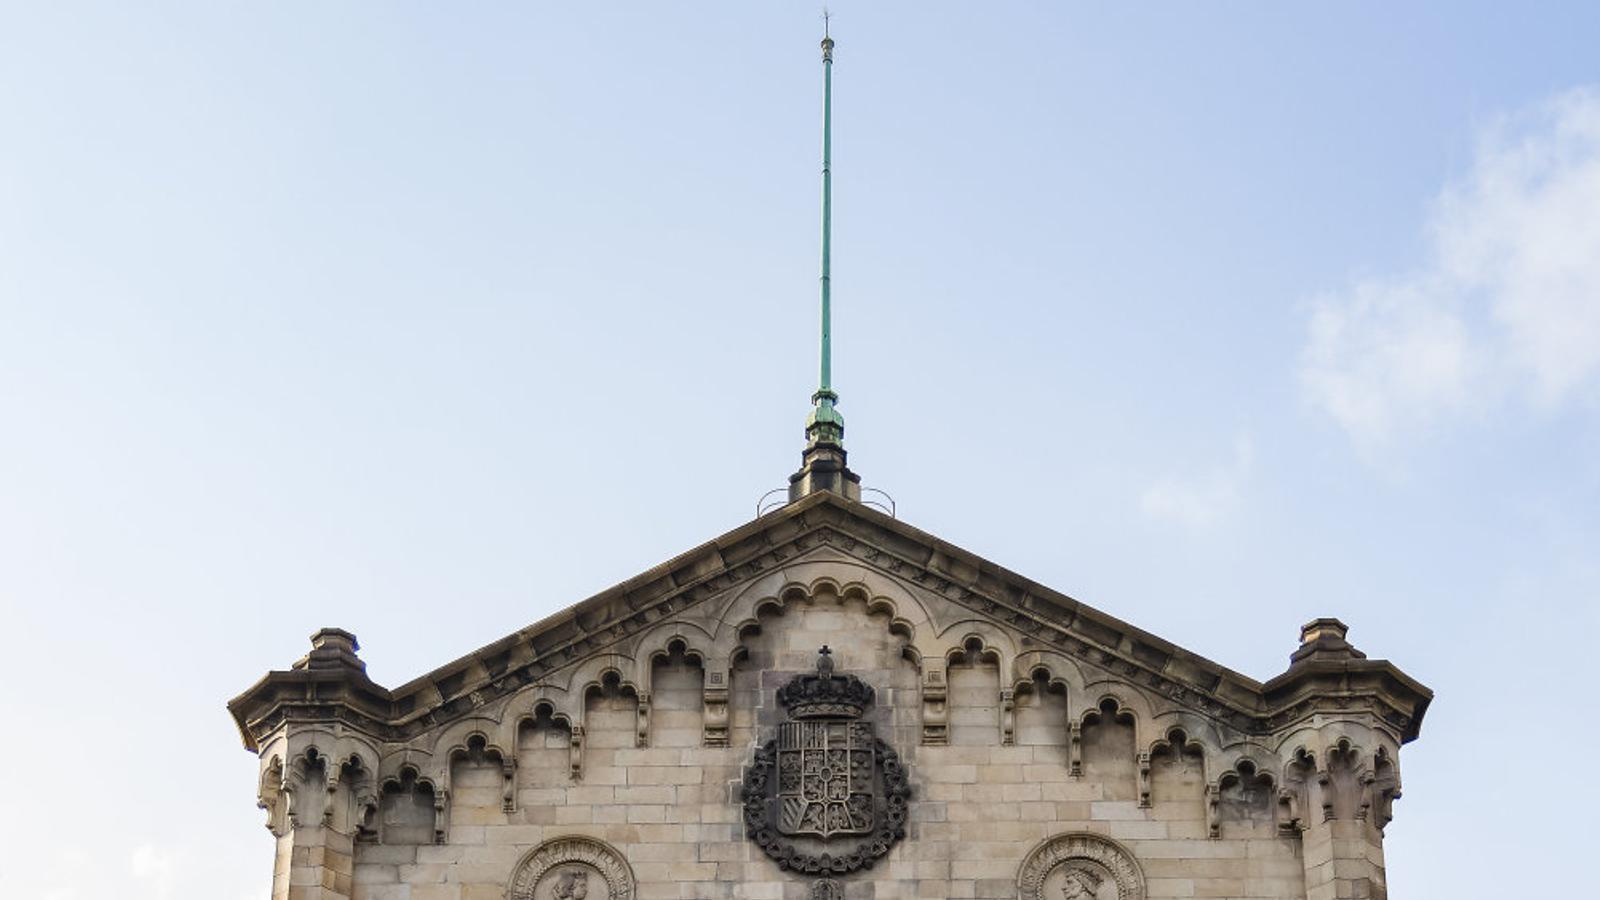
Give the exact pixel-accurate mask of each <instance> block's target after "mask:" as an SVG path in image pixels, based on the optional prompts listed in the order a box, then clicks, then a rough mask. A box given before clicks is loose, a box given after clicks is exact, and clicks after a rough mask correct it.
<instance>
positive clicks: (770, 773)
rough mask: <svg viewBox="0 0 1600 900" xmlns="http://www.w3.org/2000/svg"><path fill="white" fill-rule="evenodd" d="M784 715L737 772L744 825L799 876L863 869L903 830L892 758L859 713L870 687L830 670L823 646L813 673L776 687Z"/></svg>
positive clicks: (901, 790)
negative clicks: (741, 775)
mask: <svg viewBox="0 0 1600 900" xmlns="http://www.w3.org/2000/svg"><path fill="white" fill-rule="evenodd" d="M777 699H778V703H779V704H780V705H782V706H783V707H784V709H785V710H786V711H787V713H788V718H787V720H786V721H784V722H782V723H780V724H779V725H778V729H777V735H776V737H774V738H773V739H772V740H769V741H767V742H766V743H765V744H764V745H762V746H761V748H760V749H758V750H757V751H756V755H755V760H754V761H753V763H752V764H751V766H750V768H749V769H747V770H746V772H745V778H744V822H745V830H746V832H747V834H748V835H749V836H750V838H751V839H752V840H754V841H755V842H756V843H757V844H758V845H759V846H760V847H761V849H762V850H763V851H765V852H766V854H767V855H768V856H770V857H772V858H773V859H774V860H776V861H777V863H778V865H779V866H781V867H783V868H786V869H792V870H794V871H798V872H803V873H806V874H844V873H846V872H854V871H856V870H857V869H863V868H867V867H870V866H871V865H872V864H873V863H874V862H876V861H877V860H878V859H879V858H880V857H882V856H883V855H884V854H886V853H888V852H889V848H890V847H891V846H893V845H894V843H895V842H896V841H898V840H899V839H900V838H902V837H904V836H905V823H906V798H907V797H908V796H909V794H910V790H909V787H908V785H907V782H906V773H905V769H904V768H903V767H902V766H901V764H900V757H899V755H898V754H896V753H895V752H894V750H893V749H892V748H890V747H889V745H888V744H887V743H885V742H884V741H883V740H881V739H879V738H878V736H877V734H876V733H875V731H874V729H873V725H872V723H871V722H866V721H862V720H861V714H862V713H863V712H864V711H865V710H866V708H867V707H868V706H869V705H870V704H871V703H872V687H871V686H870V685H868V684H866V683H865V682H863V681H862V680H861V679H859V678H857V677H855V676H854V675H838V674H835V673H834V671H833V659H832V657H831V656H830V655H829V651H828V648H827V647H823V648H822V652H821V653H820V654H819V655H818V658H817V671H816V673H815V674H807V675H801V676H798V677H796V678H794V679H792V680H790V681H789V682H788V683H787V684H785V685H784V686H783V687H781V688H779V689H778V692H777Z"/></svg>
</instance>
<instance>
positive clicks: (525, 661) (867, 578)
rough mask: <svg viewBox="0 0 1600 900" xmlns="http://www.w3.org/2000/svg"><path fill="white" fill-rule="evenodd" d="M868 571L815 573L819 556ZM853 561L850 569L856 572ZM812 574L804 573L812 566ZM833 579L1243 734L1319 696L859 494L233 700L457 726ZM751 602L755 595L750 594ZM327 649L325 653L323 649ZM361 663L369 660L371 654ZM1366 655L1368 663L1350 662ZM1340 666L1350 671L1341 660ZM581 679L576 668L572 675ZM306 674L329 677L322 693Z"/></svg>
mask: <svg viewBox="0 0 1600 900" xmlns="http://www.w3.org/2000/svg"><path fill="white" fill-rule="evenodd" d="M819 565H822V566H823V568H825V569H826V568H828V567H832V568H833V569H835V570H839V571H843V572H852V571H853V572H857V573H861V574H860V575H859V576H848V575H847V576H841V575H839V574H837V573H835V574H832V575H828V576H818V575H817V574H816V572H817V569H818V566H819ZM841 567H842V568H841ZM801 570H805V572H802V571H801ZM818 577H826V578H828V580H830V581H832V582H833V583H835V585H837V584H838V583H840V582H856V583H861V584H866V583H868V582H873V583H877V584H879V585H882V586H883V587H882V588H881V589H877V590H876V593H877V594H879V595H882V596H885V597H890V598H891V599H890V600H889V601H888V602H889V603H890V605H893V600H892V597H903V598H909V603H908V604H907V605H908V610H907V611H906V612H907V614H908V615H909V608H910V607H916V608H917V612H916V613H915V615H912V616H910V617H909V618H907V616H906V615H902V616H901V618H903V619H906V628H907V630H908V631H910V630H914V629H915V628H916V627H917V626H918V624H919V623H914V622H911V621H910V619H912V618H917V619H921V620H923V621H925V622H926V626H925V627H924V633H923V634H921V635H918V636H917V640H918V642H919V644H920V645H922V646H919V648H918V652H927V648H928V647H932V646H937V645H938V642H939V641H940V640H943V641H945V642H948V641H949V640H951V639H952V638H951V637H950V636H949V635H947V634H946V633H945V632H946V631H947V630H948V629H949V628H950V626H951V625H952V624H953V623H955V622H981V623H983V624H984V626H986V627H987V628H990V629H994V630H995V631H996V632H998V633H1000V634H1003V635H1005V636H1006V642H1007V643H1008V645H1009V646H1010V647H1011V652H1012V655H1013V658H1014V659H1015V660H1016V661H1017V664H1018V665H1023V666H1025V665H1026V662H1027V659H1028V658H1031V657H1033V656H1040V657H1042V656H1047V655H1048V656H1051V657H1053V658H1055V659H1059V660H1066V661H1070V663H1071V665H1072V666H1074V667H1077V668H1078V669H1080V670H1082V671H1086V672H1091V673H1094V674H1093V675H1091V676H1089V677H1090V678H1091V680H1092V679H1094V678H1104V679H1114V680H1116V681H1119V682H1122V683H1124V684H1127V685H1130V686H1134V687H1136V688H1137V689H1138V690H1139V691H1141V692H1143V693H1146V694H1149V695H1152V696H1156V697H1159V698H1161V700H1162V702H1163V703H1164V704H1167V705H1172V706H1177V707H1181V708H1184V709H1187V710H1190V711H1191V712H1193V713H1194V714H1196V715H1199V716H1203V717H1205V718H1207V719H1209V720H1212V721H1215V722H1217V723H1218V724H1221V725H1224V726H1226V727H1227V728H1229V729H1230V730H1233V731H1237V732H1240V733H1253V732H1264V731H1268V730H1271V729H1273V728H1276V727H1281V725H1282V723H1283V722H1284V721H1286V720H1288V719H1290V718H1292V717H1294V716H1297V715H1303V714H1305V712H1306V711H1307V709H1308V708H1309V706H1308V704H1309V703H1310V697H1311V695H1312V694H1314V693H1315V692H1314V691H1310V690H1308V689H1307V687H1306V685H1304V684H1301V681H1303V679H1292V678H1289V677H1288V676H1290V675H1292V674H1294V671H1295V670H1293V669H1291V671H1290V672H1289V673H1285V675H1284V676H1280V677H1279V678H1277V679H1274V680H1273V681H1272V682H1268V683H1266V684H1263V683H1261V682H1258V681H1256V680H1254V679H1251V678H1249V677H1247V676H1244V675H1241V674H1239V673H1237V672H1234V671H1232V670H1230V669H1228V668H1226V667H1224V666H1221V665H1219V664H1217V663H1215V662H1212V661H1210V660H1208V659H1205V658H1204V657H1201V656H1199V655H1198V654H1194V653H1191V652H1189V651H1187V650H1184V649H1183V648H1181V647H1178V646H1177V645H1175V644H1173V643H1171V642H1169V641H1166V640H1164V639H1162V638H1159V637H1156V636H1155V635H1152V634H1150V633H1148V632H1145V631H1143V630H1141V629H1139V628H1136V627H1134V626H1132V625H1130V624H1128V623H1126V622H1123V621H1121V620H1120V619H1117V618H1116V617H1114V616H1110V615H1107V614H1106V613H1103V612H1100V611H1099V610H1096V609H1094V608H1093V607H1090V606H1088V605H1087V604H1083V603H1081V602H1079V601H1077V600H1075V599H1073V598H1071V597H1069V596H1067V595H1065V594H1063V593H1060V592H1059V591H1055V590H1052V589H1050V588H1047V587H1045V586H1043V585H1040V584H1038V583H1036V582H1033V581H1031V580H1029V579H1026V578H1024V577H1022V576H1020V575H1018V574H1016V573H1014V572H1011V571H1009V570H1007V569H1005V568H1003V567H1000V566H997V565H995V564H993V563H991V562H989V561H987V560H985V559H982V558H981V557H979V556H977V555H976V554H973V553H970V552H967V551H965V550H962V549H961V548H959V547H956V546H954V545H951V544H949V543H946V542H944V541H941V540H939V539H938V538H935V537H934V536H932V535H930V534H928V533H926V532H923V531H920V530H918V529H916V528H914V527H912V526H910V525H907V524H906V523H904V522H902V521H900V520H898V519H895V518H893V517H890V516H888V515H885V514H883V513H880V512H878V511H877V510H875V509H873V508H871V507H869V506H866V505H863V504H861V503H858V502H854V501H851V500H847V499H844V498H841V497H838V496H836V495H834V494H831V493H817V494H813V495H811V496H809V497H807V498H805V499H803V500H800V501H798V502H795V503H792V504H789V505H788V506H786V507H783V508H782V509H780V510H778V511H775V512H773V513H770V514H768V515H766V516H763V517H761V518H758V519H756V520H754V521H752V522H750V523H748V524H746V525H744V526H742V527H740V528H737V529H734V530H733V531H731V532H728V533H727V534H725V535H722V536H721V537H718V538H716V539H714V540H712V541H710V542H707V543H706V544H703V545H701V546H699V547H696V548H695V549H693V550H690V551H688V552H687V553H684V554H681V555H679V556H678V557H675V558H674V559H672V560H669V561H667V562H665V563H663V564H661V565H659V566H656V567H655V568H652V569H650V570H649V571H647V572H644V573H642V574H640V575H638V576H636V577H634V578H632V579H629V580H628V581H625V582H623V583H622V584H619V585H617V586H615V587H613V588H610V589H608V590H606V591H603V592H601V593H600V594H597V595H595V596H593V597H591V598H589V599H587V600H584V601H582V602H580V603H577V604H575V605H573V606H571V607H568V608H567V609H564V610H562V611H561V612H558V613H556V614H554V615H552V616H549V617H547V618H545V619H543V620H541V621H539V622H536V623H534V624H532V625H530V626H528V627H526V628H523V629H520V630H519V631H517V632H515V633H513V634H510V635H507V636H506V637H504V638H501V639H500V640H497V641H495V642H493V643H491V644H488V645H486V646H484V647H482V648H480V649H478V650H475V651H473V652H472V653H469V654H467V655H466V656H463V657H461V658H460V659H457V660H455V661H453V662H451V663H449V664H446V665H444V666H441V667H440V668H438V669H436V670H434V671H432V672H429V673H428V674H426V675H424V676H422V677H420V678H417V679H414V680H412V681H410V682H407V683H406V684H404V685H401V686H399V687H397V688H395V689H393V690H387V689H384V688H381V687H379V686H378V685H376V684H373V683H372V682H370V681H368V680H367V679H366V678H365V675H364V673H361V672H360V671H359V670H358V669H356V668H355V667H354V666H351V665H345V666H343V667H340V666H338V665H335V664H332V663H330V664H327V665H324V666H322V667H318V666H316V665H308V664H306V661H305V660H302V663H301V664H299V665H298V666H297V668H296V669H294V670H291V671H288V672H276V673H272V674H271V675H269V676H268V677H267V678H265V679H263V680H262V681H261V682H259V683H258V684H257V685H256V686H254V687H252V688H251V689H250V690H249V691H247V692H246V693H245V694H243V695H241V696H240V697H239V698H237V699H235V700H234V701H233V702H232V703H230V704H229V707H230V710H231V711H233V713H234V716H235V718H236V720H237V721H238V724H239V727H240V730H241V732H242V734H243V735H244V737H245V740H246V743H247V744H248V745H251V746H253V745H254V742H255V739H256V737H257V736H259V735H260V734H262V733H264V731H265V730H269V729H270V728H271V727H272V726H273V723H274V721H275V720H276V718H277V717H278V716H280V715H281V708H282V707H283V706H285V705H289V704H294V703H296V702H304V701H303V700H301V699H298V698H304V697H306V696H321V697H324V698H326V697H328V696H330V694H329V692H330V691H332V690H334V687H333V686H334V685H336V684H337V685H339V686H340V688H339V689H340V690H342V692H343V693H342V696H343V697H344V698H345V699H344V700H342V701H341V702H342V703H343V704H344V710H343V712H344V714H346V715H348V716H352V717H356V718H359V719H360V721H359V722H354V723H353V724H357V725H359V726H360V727H362V728H363V729H364V730H368V731H370V732H372V733H373V734H374V736H375V737H379V738H381V739H384V740H405V739H407V738H408V737H409V736H412V735H415V734H418V733H421V732H423V731H429V730H433V729H436V728H440V727H444V726H447V725H448V724H449V723H451V722H453V721H456V720H459V719H462V718H464V717H470V716H472V715H474V714H475V712H477V711H478V710H481V709H483V708H484V707H487V706H490V705H492V704H495V703H496V702H497V701H499V700H500V699H501V698H504V697H506V696H508V695H510V694H514V693H517V692H519V691H522V690H524V689H526V688H528V687H529V686H533V685H556V684H564V683H566V682H567V681H568V680H569V677H570V673H571V672H572V671H574V670H576V669H578V668H580V667H582V666H584V665H585V663H588V662H590V661H593V660H596V659H598V658H602V657H613V656H619V655H620V656H622V657H628V656H631V655H636V654H642V653H646V652H648V651H649V648H646V647H643V646H641V641H642V640H643V639H644V638H645V636H646V635H647V633H652V632H659V633H666V632H670V631H672V630H673V626H674V625H675V624H676V623H680V622H690V621H695V622H699V623H700V625H699V626H698V627H699V630H700V631H701V632H702V633H703V635H704V639H705V641H707V642H708V643H714V642H716V641H717V640H719V639H722V640H726V634H724V636H723V637H722V638H719V636H718V634H716V633H714V632H718V631H724V632H737V630H738V629H739V628H740V627H741V626H742V624H744V623H743V620H744V619H746V618H749V617H750V616H751V615H752V612H751V610H753V609H754V608H755V607H756V606H757V605H758V604H759V603H760V602H761V601H763V600H766V599H771V598H778V597H779V596H780V595H781V594H782V593H783V592H784V591H785V590H787V589H791V588H793V587H800V588H802V589H803V588H804V587H805V585H806V584H807V583H808V582H809V581H815V580H816V579H817V578H818ZM738 598H744V606H743V607H740V606H739V605H738V604H737V603H736V602H735V601H736V600H737V599H738ZM313 655H315V653H314V654H313ZM357 665H358V664H357ZM1352 666H1354V669H1352V668H1351V667H1352ZM1334 670H1337V671H1334ZM1355 670H1360V671H1361V672H1362V673H1365V675H1367V676H1369V680H1371V681H1373V683H1374V684H1375V685H1377V686H1378V687H1381V688H1382V689H1383V690H1382V691H1381V693H1384V694H1385V695H1391V697H1392V699H1393V701H1394V702H1393V703H1391V704H1390V705H1391V707H1392V708H1391V709H1389V710H1387V711H1386V715H1387V716H1388V719H1389V721H1390V723H1391V725H1392V726H1393V727H1394V728H1395V729H1396V731H1397V733H1399V734H1400V735H1401V736H1402V738H1403V739H1409V737H1411V736H1414V735H1415V733H1416V727H1417V724H1418V720H1419V719H1420V715H1421V711H1422V709H1424V708H1425V706H1426V702H1427V697H1428V696H1429V695H1428V692H1427V690H1426V689H1425V688H1423V687H1422V686H1421V685H1418V684H1416V683H1415V682H1413V681H1411V680H1410V679H1409V678H1406V676H1404V675H1403V674H1402V673H1400V672H1399V670H1398V669H1396V668H1394V667H1393V666H1392V665H1390V664H1388V663H1386V662H1381V661H1371V660H1365V659H1358V660H1347V661H1343V662H1342V663H1341V664H1340V665H1339V666H1335V667H1334V669H1329V665H1328V664H1326V663H1325V664H1323V665H1322V666H1321V668H1320V669H1319V670H1318V671H1317V672H1311V671H1310V670H1309V669H1307V672H1308V674H1318V675H1326V676H1336V675H1339V673H1341V672H1342V673H1345V675H1348V673H1349V672H1350V671H1355ZM564 676H567V677H564ZM307 684H316V685H323V687H322V688H321V689H320V691H319V690H316V689H312V688H308V687H306V685H307Z"/></svg>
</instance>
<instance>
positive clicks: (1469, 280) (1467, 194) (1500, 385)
mask: <svg viewBox="0 0 1600 900" xmlns="http://www.w3.org/2000/svg"><path fill="white" fill-rule="evenodd" d="M1430 237H1431V244H1432V253H1431V259H1430V260H1429V261H1428V262H1427V263H1426V264H1425V265H1423V266H1422V267H1420V268H1419V269H1418V270H1417V271H1413V272H1410V273H1406V274H1403V275H1397V276H1392V277H1387V278H1376V279H1368V280H1364V281H1361V282H1359V283H1357V284H1355V285H1354V286H1353V287H1351V288H1350V289H1349V290H1347V291H1344V292H1342V293H1338V294H1334V295H1329V296H1324V297H1322V298H1320V299H1319V300H1318V301H1317V302H1316V303H1315V305H1314V308H1313V311H1312V314H1311V320H1310V323H1309V329H1308V330H1309V335H1308V340H1307V345H1306V347H1305V350H1304V353H1303V355H1302V359H1301V371H1300V375H1301V383H1302V386H1303V388H1304V389H1305V392H1306V395H1307V397H1308V398H1309V399H1310V400H1311V402H1312V403H1313V404H1315V405H1316V406H1318V407H1320V408H1321V409H1323V410H1324V411H1326V412H1327V413H1328V414H1330V415H1331V416H1333V418H1334V419H1335V420H1337V421H1338V422H1339V424H1340V425H1342V426H1343V427H1344V428H1345V430H1346V431H1347V432H1348V433H1349V434H1350V436H1351V438H1352V439H1353V440H1354V441H1355V443H1356V444H1357V446H1358V447H1360V448H1361V449H1362V450H1363V451H1368V452H1370V451H1374V450H1378V449H1380V448H1382V447H1383V446H1385V445H1387V444H1390V443H1391V442H1393V441H1394V440H1396V439H1397V438H1399V437H1402V436H1404V435H1406V434H1414V433H1417V432H1419V431H1422V430H1425V429H1426V428H1428V427H1429V426H1432V425H1435V424H1441V423H1444V422H1448V421H1451V420H1455V419H1458V418H1460V417H1462V416H1464V415H1474V414H1482V413H1486V412H1488V411H1490V410H1492V409H1494V408H1495V407H1496V406H1497V405H1499V404H1502V403H1506V402H1520V401H1526V402H1531V403H1533V404H1535V405H1536V406H1538V407H1539V408H1542V409H1547V410H1548V409H1553V408H1555V407H1557V406H1560V405H1562V404H1565V403H1567V402H1568V401H1570V400H1571V399H1573V398H1574V397H1576V396H1581V395H1583V394H1584V393H1585V392H1590V391H1593V390H1594V389H1595V387H1596V384H1597V382H1600V90H1594V89H1585V90H1578V91H1572V92H1569V93H1566V94H1563V95H1561V96H1559V97H1556V98H1555V99H1553V100H1550V101H1547V102H1545V103H1542V104H1540V105H1539V106H1537V107H1536V108H1534V109H1532V110H1530V111H1528V112H1526V113H1525V114H1522V115H1520V116H1515V117H1508V118H1506V119H1504V120H1502V121H1500V122H1498V123H1497V124H1496V125H1495V126H1494V127H1492V128H1490V129H1488V130H1487V131H1486V133H1485V135H1484V136H1483V138H1482V140H1481V141H1480V144H1479V147H1478V150H1477V157H1476V159H1475V162H1474V165H1473V168H1472V171H1471V173H1470V175H1469V176H1468V177H1467V178H1466V179H1464V180H1463V182H1462V183H1460V184H1456V185H1452V186H1450V187H1448V188H1446V189H1445V190H1444V192H1443V193H1442V195H1441V196H1440V198H1439V201H1438V203H1437V205H1436V209H1435V211H1434V215H1433V220H1432V223H1431V228H1430Z"/></svg>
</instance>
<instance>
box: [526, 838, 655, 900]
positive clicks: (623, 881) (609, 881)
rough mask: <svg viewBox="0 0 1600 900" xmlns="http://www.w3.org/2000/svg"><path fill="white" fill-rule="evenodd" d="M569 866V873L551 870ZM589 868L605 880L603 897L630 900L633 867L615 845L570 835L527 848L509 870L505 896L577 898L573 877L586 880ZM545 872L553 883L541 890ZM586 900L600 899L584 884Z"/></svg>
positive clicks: (537, 899) (531, 899) (541, 899)
mask: <svg viewBox="0 0 1600 900" xmlns="http://www.w3.org/2000/svg"><path fill="white" fill-rule="evenodd" d="M562 866H568V867H569V868H570V870H571V871H570V873H567V872H563V871H554V870H559V869H561V867H562ZM590 872H594V873H597V874H598V875H599V876H600V879H601V880H602V881H604V882H605V886H606V892H605V898H606V900H633V897H634V880H633V869H632V867H630V866H629V865H628V861H627V860H626V859H624V858H623V857H622V854H621V853H618V852H617V850H616V848H615V847H612V846H611V845H610V844H607V843H605V842H604V841H597V840H595V839H594V838H590V837H582V836H579V835H573V836H570V837H558V838H551V839H550V840H548V841H545V842H544V843H542V844H540V845H539V846H537V847H535V848H533V849H532V850H530V851H528V852H527V853H526V854H525V855H524V856H523V857H522V859H521V860H519V861H518V862H517V865H516V868H514V869H512V870H511V884H510V886H509V887H507V888H506V898H507V900H551V898H555V900H576V895H575V892H574V891H573V890H571V886H572V884H573V882H574V880H575V879H576V878H580V877H581V878H583V880H584V881H585V882H587V878H586V877H585V876H587V875H588V874H589V873H590ZM546 875H553V876H555V884H554V885H552V887H551V888H550V889H547V890H545V891H543V892H541V891H540V890H539V886H540V884H541V883H543V882H545V881H546V878H545V876H546ZM584 893H585V894H586V895H587V897H588V900H599V898H598V897H596V896H595V892H594V891H591V890H589V889H588V887H587V883H586V884H585V887H584Z"/></svg>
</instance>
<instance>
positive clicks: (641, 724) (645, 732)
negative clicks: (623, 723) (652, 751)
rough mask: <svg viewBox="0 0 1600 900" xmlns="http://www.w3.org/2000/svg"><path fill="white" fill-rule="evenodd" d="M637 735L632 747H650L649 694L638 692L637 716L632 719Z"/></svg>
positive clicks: (647, 692)
mask: <svg viewBox="0 0 1600 900" xmlns="http://www.w3.org/2000/svg"><path fill="white" fill-rule="evenodd" d="M634 723H635V725H637V727H638V733H637V734H636V735H635V737H634V746H636V747H648V746H650V692H649V691H640V692H639V714H638V716H637V717H635V719H634Z"/></svg>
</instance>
